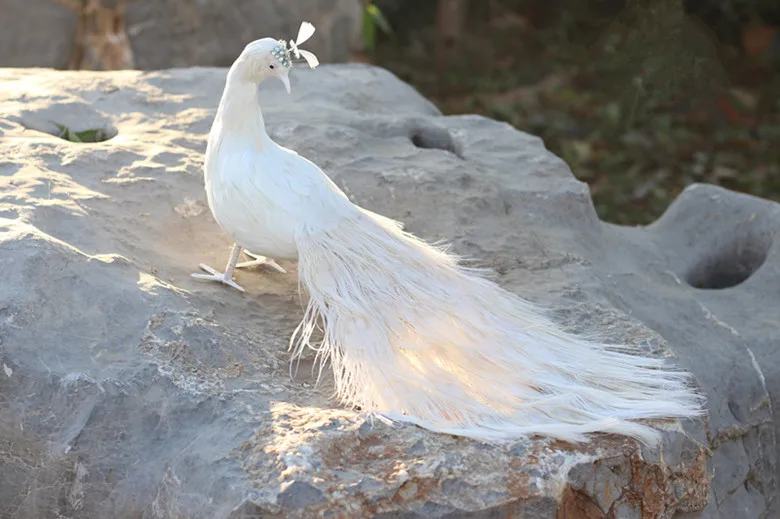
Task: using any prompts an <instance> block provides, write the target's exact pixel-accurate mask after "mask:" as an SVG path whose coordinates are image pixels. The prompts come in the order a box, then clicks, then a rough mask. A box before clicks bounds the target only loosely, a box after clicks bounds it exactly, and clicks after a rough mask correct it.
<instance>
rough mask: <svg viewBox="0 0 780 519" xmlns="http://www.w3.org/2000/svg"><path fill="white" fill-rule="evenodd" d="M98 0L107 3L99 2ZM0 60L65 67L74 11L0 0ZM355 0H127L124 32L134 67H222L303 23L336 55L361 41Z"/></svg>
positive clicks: (45, 1)
mask: <svg viewBox="0 0 780 519" xmlns="http://www.w3.org/2000/svg"><path fill="white" fill-rule="evenodd" d="M103 4H104V5H113V4H112V3H111V0H103ZM0 13H2V24H1V25H2V29H3V30H2V31H0V66H2V67H54V68H66V66H67V63H68V56H69V53H70V49H71V47H72V46H73V41H74V38H75V33H76V14H75V13H74V12H72V11H70V10H69V9H67V8H66V7H63V6H61V5H60V4H58V3H57V2H56V0H24V1H20V0H0ZM361 16H362V10H361V3H360V1H359V0H263V1H261V2H258V1H256V0H198V1H190V0H187V1H181V0H133V1H131V2H128V7H127V33H128V36H129V37H130V42H131V46H132V49H133V53H134V56H135V68H138V69H161V68H169V67H189V66H229V65H230V64H231V63H232V62H233V60H234V59H235V58H236V56H238V54H239V53H240V52H241V50H242V49H243V48H244V45H246V43H247V42H249V41H252V40H254V39H257V38H262V37H264V36H272V37H275V38H284V39H286V40H290V39H294V38H295V36H296V34H297V32H298V26H299V25H300V23H301V22H302V21H304V20H306V21H310V22H311V23H313V24H314V25H315V27H316V28H317V32H316V33H315V35H314V36H313V37H312V39H311V40H310V42H311V43H309V44H308V45H309V46H310V48H316V49H317V56H318V57H319V58H320V60H321V61H323V62H333V61H343V60H345V59H346V58H347V56H348V54H349V52H350V50H351V49H352V48H353V47H355V46H357V45H359V44H360V24H361Z"/></svg>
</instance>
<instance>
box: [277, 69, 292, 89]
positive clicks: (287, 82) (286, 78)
mask: <svg viewBox="0 0 780 519" xmlns="http://www.w3.org/2000/svg"><path fill="white" fill-rule="evenodd" d="M276 77H278V78H279V80H280V81H281V82H282V83H284V89H285V90H287V93H288V94H289V93H290V77H289V76H288V75H287V74H282V75H280V76H276Z"/></svg>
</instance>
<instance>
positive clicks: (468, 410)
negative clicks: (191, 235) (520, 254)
mask: <svg viewBox="0 0 780 519" xmlns="http://www.w3.org/2000/svg"><path fill="white" fill-rule="evenodd" d="M269 45H273V41H270V43H269ZM240 66H244V65H243V64H242V63H240V62H237V63H236V64H234V66H233V68H232V69H231V73H230V74H229V75H228V81H227V85H226V87H225V92H224V94H223V97H222V100H221V102H220V107H219V110H218V111H217V116H216V118H215V121H214V125H213V127H212V130H211V133H210V135H209V145H208V148H207V152H206V166H205V169H206V189H207V193H208V199H209V205H210V207H211V210H212V212H213V213H214V216H215V218H216V220H217V221H218V222H219V224H220V226H222V228H223V229H224V230H225V232H227V233H228V234H230V235H231V237H232V238H233V239H234V240H235V241H236V242H237V243H238V244H240V245H241V246H243V247H246V248H247V249H249V250H251V251H253V252H254V253H256V254H262V255H265V256H267V257H271V258H280V259H298V276H299V283H300V288H301V289H302V291H303V292H305V293H307V294H308V296H309V301H308V305H307V307H306V311H305V314H304V316H303V319H302V321H301V323H300V325H299V326H298V327H297V329H296V330H295V333H294V334H293V336H292V337H291V340H290V348H291V350H292V357H293V359H298V358H300V357H301V356H302V355H304V353H305V352H306V351H307V350H312V351H314V352H315V353H316V356H317V357H318V359H319V361H321V362H322V363H323V364H321V366H323V365H325V363H326V362H328V361H329V363H330V366H331V368H332V372H333V377H334V380H335V385H336V394H337V396H338V397H339V399H340V400H341V401H342V402H343V403H344V404H346V405H349V406H359V407H360V408H361V409H362V410H363V411H364V412H366V413H372V414H377V415H380V416H384V417H387V418H389V419H391V420H397V421H403V422H408V423H414V424H417V425H419V426H422V427H426V428H428V429H431V430H433V431H438V432H443V433H448V434H455V435H461V436H467V437H472V438H477V439H480V440H485V441H491V440H502V439H516V438H519V437H526V436H532V435H536V434H539V435H547V436H552V437H555V438H559V439H562V440H566V441H572V442H576V441H583V440H587V438H588V434H589V433H595V432H608V433H617V434H624V435H628V436H631V437H634V438H638V439H639V440H641V441H643V442H646V443H653V442H655V441H657V440H658V438H659V434H658V432H657V431H656V430H654V429H653V428H652V427H651V426H649V425H648V424H643V423H640V422H637V420H642V419H653V418H685V417H693V416H699V415H701V414H702V412H703V411H702V410H703V402H704V399H703V397H702V396H701V395H700V394H699V393H698V392H697V391H696V390H695V389H694V388H693V387H692V385H691V383H690V382H691V380H690V375H689V374H688V373H685V372H681V371H678V370H675V369H672V368H669V367H668V366H667V365H666V361H664V360H662V359H657V358H649V357H647V356H644V355H643V354H642V352H640V351H639V350H637V349H634V348H632V347H630V346H612V345H607V344H601V343H598V342H595V341H592V340H588V339H586V338H583V337H577V336H574V335H571V334H568V333H564V332H562V331H561V330H560V329H559V328H558V327H557V326H556V325H555V323H554V322H553V321H552V320H551V319H550V318H549V317H548V316H547V315H546V313H545V311H544V310H543V309H541V308H539V307H537V306H535V305H533V304H531V303H529V302H528V301H526V300H524V299H522V298H520V297H519V296H517V295H515V294H513V293H510V292H508V291H506V290H504V289H502V288H501V287H499V286H498V285H496V284H495V283H493V282H492V281H489V280H488V279H487V278H486V277H484V276H483V272H482V271H478V270H474V269H469V268H466V267H464V266H463V265H461V264H460V262H459V260H458V258H457V257H455V256H453V255H451V254H449V253H447V252H445V251H444V250H443V249H441V248H438V247H434V246H431V245H429V244H427V243H425V242H423V241H422V240H420V239H418V238H416V237H414V236H412V235H410V234H408V233H406V232H404V231H403V230H402V228H401V225H400V224H399V223H397V222H394V221H392V220H390V219H388V218H385V217H382V216H379V215H376V214H373V213H371V212H369V211H366V210H364V209H362V208H360V207H357V206H355V205H353V204H352V203H351V202H350V201H349V199H348V198H347V197H346V195H345V194H344V193H343V192H342V191H341V190H340V189H339V188H338V187H337V186H336V185H335V184H334V183H333V182H332V181H331V180H330V179H329V178H328V177H327V176H326V175H325V174H324V173H323V172H322V171H321V170H320V169H319V168H318V167H317V166H316V165H315V164H313V163H312V162H310V161H308V160H306V159H305V158H303V157H300V156H299V155H298V154H296V153H295V152H293V151H291V150H288V149H286V148H283V147H280V146H279V145H277V144H276V143H275V142H273V141H272V140H271V139H270V137H269V136H268V135H267V133H266V132H265V128H264V123H263V119H262V114H261V112H260V108H259V106H258V99H257V88H255V86H254V85H250V84H246V83H244V82H242V81H241V80H240V78H241V77H242V76H241V75H240V74H233V69H234V68H236V67H240ZM317 329H321V330H323V332H324V334H323V337H322V338H321V339H319V340H315V330H317Z"/></svg>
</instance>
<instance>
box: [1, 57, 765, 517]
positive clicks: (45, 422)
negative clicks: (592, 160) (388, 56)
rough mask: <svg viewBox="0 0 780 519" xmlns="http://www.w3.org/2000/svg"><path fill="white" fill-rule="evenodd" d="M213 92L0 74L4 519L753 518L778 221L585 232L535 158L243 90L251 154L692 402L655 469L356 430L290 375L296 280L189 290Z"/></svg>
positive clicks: (405, 103)
mask: <svg viewBox="0 0 780 519" xmlns="http://www.w3.org/2000/svg"><path fill="white" fill-rule="evenodd" d="M225 73H226V71H225V70H224V69H186V70H166V71H160V72H151V73H149V72H147V73H142V72H134V71H127V72H117V73H67V72H54V71H47V70H10V69H9V70H2V71H0V100H1V101H2V102H0V132H2V134H1V135H0V157H2V160H1V161H0V175H2V176H0V178H2V182H3V189H2V193H1V194H2V200H0V202H1V203H2V205H0V217H1V218H0V229H1V230H0V232H1V234H0V262H1V264H2V266H3V273H4V275H5V276H4V282H3V285H2V288H0V367H1V368H2V371H0V397H1V398H0V514H2V517H14V518H26V517H36V518H37V517H40V518H43V517H67V518H74V519H75V518H85V519H91V518H105V517H115V518H124V517H144V518H169V517H170V518H179V517H181V518H184V517H186V518H217V519H218V518H234V519H235V518H242V517H292V518H294V517H383V518H390V517H393V518H414V517H472V518H474V517H496V516H500V517H533V518H539V519H544V518H559V519H560V518H635V517H636V518H640V517H641V518H643V519H645V518H671V517H686V518H701V519H712V518H722V519H727V518H733V517H751V518H752V517H771V515H770V514H771V512H770V506H771V505H772V503H773V502H774V498H775V496H776V487H775V485H776V477H775V476H776V470H777V455H778V453H777V445H776V441H775V438H776V433H777V422H776V421H775V420H774V418H773V416H774V413H775V409H776V408H775V402H776V401H777V400H776V398H774V397H775V396H776V395H778V391H780V362H778V361H777V359H776V355H777V354H776V353H775V352H776V351H777V347H776V346H777V337H778V335H779V334H778V331H779V330H778V319H777V316H778V303H777V286H778V280H780V243H778V240H777V239H776V233H777V229H778V228H780V206H778V205H777V204H773V203H770V202H766V201H762V200H759V199H756V198H752V197H749V196H745V195H740V194H736V193H732V192H728V191H725V190H723V189H719V188H715V187H711V186H693V187H691V188H689V189H688V190H686V191H685V192H684V193H683V194H682V195H681V196H680V198H679V199H678V200H677V201H676V202H675V203H674V204H673V205H672V206H671V207H670V208H669V210H668V211H667V213H666V214H665V215H664V216H663V217H662V218H661V219H660V220H659V221H658V222H656V223H655V224H653V225H651V226H649V227H647V228H623V227H617V226H613V225H609V224H604V223H602V222H600V221H599V220H598V218H597V216H596V213H595V211H594V209H593V205H592V203H591V199H590V196H589V193H588V189H587V186H585V185H584V184H582V183H580V182H578V181H576V180H575V179H574V177H573V176H572V174H571V172H570V170H569V169H568V167H567V166H566V165H565V164H564V163H563V162H562V161H561V160H560V159H558V158H556V157H555V156H553V155H552V154H550V153H549V152H547V151H546V150H545V149H544V147H543V145H542V143H541V141H540V140H539V139H537V138H534V137H531V136H529V135H527V134H524V133H521V132H517V131H516V130H514V129H513V128H511V127H510V126H508V125H506V124H502V123H497V122H494V121H490V120H488V119H485V118H481V117H477V116H450V117H444V116H442V115H441V114H440V113H439V112H438V111H437V110H436V108H435V107H434V106H432V105H431V104H430V103H429V102H428V101H426V100H425V99H423V98H422V97H420V96H419V95H418V94H417V93H416V92H415V91H414V90H413V89H412V88H411V87H409V86H407V85H405V84H403V83H401V82H400V81H398V80H397V79H396V78H394V77H393V76H392V75H390V74H389V73H387V72H385V71H383V70H381V69H377V68H372V67H368V66H363V65H332V66H322V67H321V68H318V69H317V70H315V71H310V70H304V69H303V68H302V67H299V68H297V69H296V70H295V71H294V72H293V73H292V87H293V94H292V95H291V96H287V95H286V94H284V92H283V90H282V88H281V84H268V85H264V86H263V88H262V89H261V90H262V103H263V106H264V111H265V115H266V121H267V125H268V129H269V133H270V134H271V136H272V137H273V138H274V139H276V140H277V141H278V142H280V143H282V144H283V145H286V146H288V147H291V148H293V149H296V150H298V151H299V152H300V153H301V154H302V155H304V156H307V157H308V158H310V159H312V160H313V161H314V162H316V163H318V164H319V165H320V166H321V167H323V169H324V170H325V171H326V172H327V173H328V174H329V175H331V176H332V178H333V179H334V181H335V182H336V183H338V184H339V185H340V186H341V187H342V188H343V189H344V190H345V192H346V193H347V194H348V195H349V196H350V197H351V198H352V199H353V200H354V201H355V202H357V203H359V204H361V205H363V206H365V207H367V208H369V209H371V210H374V211H377V212H379V213H381V214H385V215H387V216H390V217H393V218H397V219H399V220H402V221H403V222H405V223H406V225H407V228H408V230H410V231H411V232H413V233H415V234H418V235H420V236H422V237H423V238H425V239H429V240H436V239H448V240H451V241H452V242H453V246H454V249H455V250H456V251H457V252H458V253H461V254H465V255H469V256H472V257H476V258H479V259H481V260H482V261H483V262H484V263H485V264H486V265H487V266H490V267H492V268H494V269H495V270H496V271H497V272H498V273H499V278H500V281H501V283H502V284H503V285H504V286H505V287H507V288H508V289H510V290H514V291H516V292H518V293H520V294H522V295H523V296H525V297H527V298H529V299H532V300H535V301H538V302H541V303H543V304H547V305H550V306H552V307H554V308H555V310H556V316H557V318H558V319H559V321H560V323H561V326H563V327H566V328H567V329H570V330H573V331H581V332H584V331H590V332H593V331H595V332H599V333H601V334H602V335H603V336H604V337H605V338H607V339H609V340H613V341H621V342H622V341H631V342H634V343H639V344H643V345H645V346H646V347H647V348H648V349H651V350H654V351H658V352H659V353H661V352H664V351H666V352H669V351H672V352H674V354H675V355H676V356H677V358H678V360H679V363H680V365H681V366H682V367H684V368H686V369H689V370H692V371H693V372H694V373H695V375H696V377H697V379H698V381H699V383H700V384H701V385H702V387H703V388H704V390H705V391H706V392H707V395H708V397H709V399H710V403H709V406H710V416H709V419H708V420H706V421H704V422H686V423H683V424H678V423H669V424H667V426H666V428H667V429H668V432H667V433H665V435H666V441H665V443H664V447H663V449H662V451H661V452H649V451H647V450H642V449H639V448H638V447H637V445H636V444H635V443H634V442H632V441H628V440H625V439H622V438H619V437H612V436H601V437H598V438H597V439H595V440H594V441H593V442H592V443H591V444H588V445H584V446H579V447H577V446H571V445H565V444H562V443H559V442H550V441H547V440H544V439H533V440H529V441H521V442H516V443H514V444H511V445H505V446H489V445H483V444H479V443H476V442H472V441H468V440H464V439H458V438H453V437H449V436H443V435H435V434H429V433H427V432H426V431H423V430H420V429H417V428H415V427H399V428H390V427H387V426H385V425H382V424H379V423H376V424H373V425H372V424H371V423H368V422H365V421H364V420H363V419H362V418H361V417H360V416H359V415H357V414H355V413H353V412H350V411H345V410H342V409H339V408H338V406H335V405H334V403H333V402H332V401H331V400H330V399H329V395H330V389H331V387H330V385H329V382H328V380H327V377H325V378H326V380H324V381H323V382H322V383H321V384H320V386H317V387H315V385H314V377H313V376H312V373H311V371H310V369H308V367H309V366H302V367H301V369H300V370H299V371H298V372H297V373H296V374H295V376H294V377H292V378H291V377H290V376H289V372H288V357H287V353H286V345H287V339H288V337H289V334H290V332H291V331H292V329H293V328H294V326H295V325H296V324H297V322H298V319H299V318H300V316H301V305H300V302H299V300H298V296H297V292H296V288H297V286H296V276H295V274H294V267H295V266H294V265H290V264H284V263H283V266H286V267H288V270H289V271H290V274H287V275H282V274H279V273H277V272H275V271H271V270H263V269H255V270H249V271H242V272H239V273H238V274H237V281H238V282H239V283H240V284H242V285H243V286H244V287H245V288H247V291H248V292H247V293H246V294H241V293H238V292H236V291H234V290H231V289H228V288H226V287H221V286H217V285H215V284H212V283H204V282H199V281H197V280H194V279H192V278H191V277H190V276H189V275H190V273H192V272H195V271H196V270H197V265H198V263H200V262H205V263H208V264H211V265H221V264H222V263H223V262H224V261H225V260H226V257H227V253H228V250H229V246H230V242H229V240H228V238H227V237H226V236H224V235H223V234H222V233H221V232H220V230H219V229H218V227H217V225H216V224H215V222H214V221H213V219H212V217H211V215H210V213H209V211H208V208H207V206H206V204H205V194H204V192H203V180H202V170H201V168H202V160H203V152H204V150H205V143H206V135H207V132H208V130H209V128H210V124H211V121H212V118H213V115H214V111H215V107H216V104H217V101H218V98H219V95H220V93H221V90H222V87H223V84H224V77H225ZM55 123H57V124H62V125H65V126H67V127H69V128H70V129H71V130H73V131H81V130H87V129H101V130H103V133H104V134H105V135H107V136H113V138H111V139H109V140H107V141H105V142H101V143H96V144H77V143H71V142H67V141H64V140H61V139H59V138H57V137H55V136H53V134H56V133H57V132H58V129H57V126H56V124H55ZM731 285H735V286H731ZM696 286H700V287H702V288H696ZM725 286H729V288H719V287H725ZM662 337H663V339H662ZM713 467H714V479H712V482H711V484H710V480H711V478H712V476H713V474H712V473H713ZM58 514H59V515H58Z"/></svg>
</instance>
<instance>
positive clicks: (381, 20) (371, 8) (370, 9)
mask: <svg viewBox="0 0 780 519" xmlns="http://www.w3.org/2000/svg"><path fill="white" fill-rule="evenodd" d="M366 12H367V13H368V15H369V16H371V18H372V19H373V20H374V23H376V25H378V26H379V28H380V29H382V30H383V31H384V32H385V33H386V34H392V33H393V28H392V27H390V22H388V21H387V18H385V15H384V14H382V11H380V10H379V8H378V7H377V6H376V5H374V4H368V5H367V6H366Z"/></svg>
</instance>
